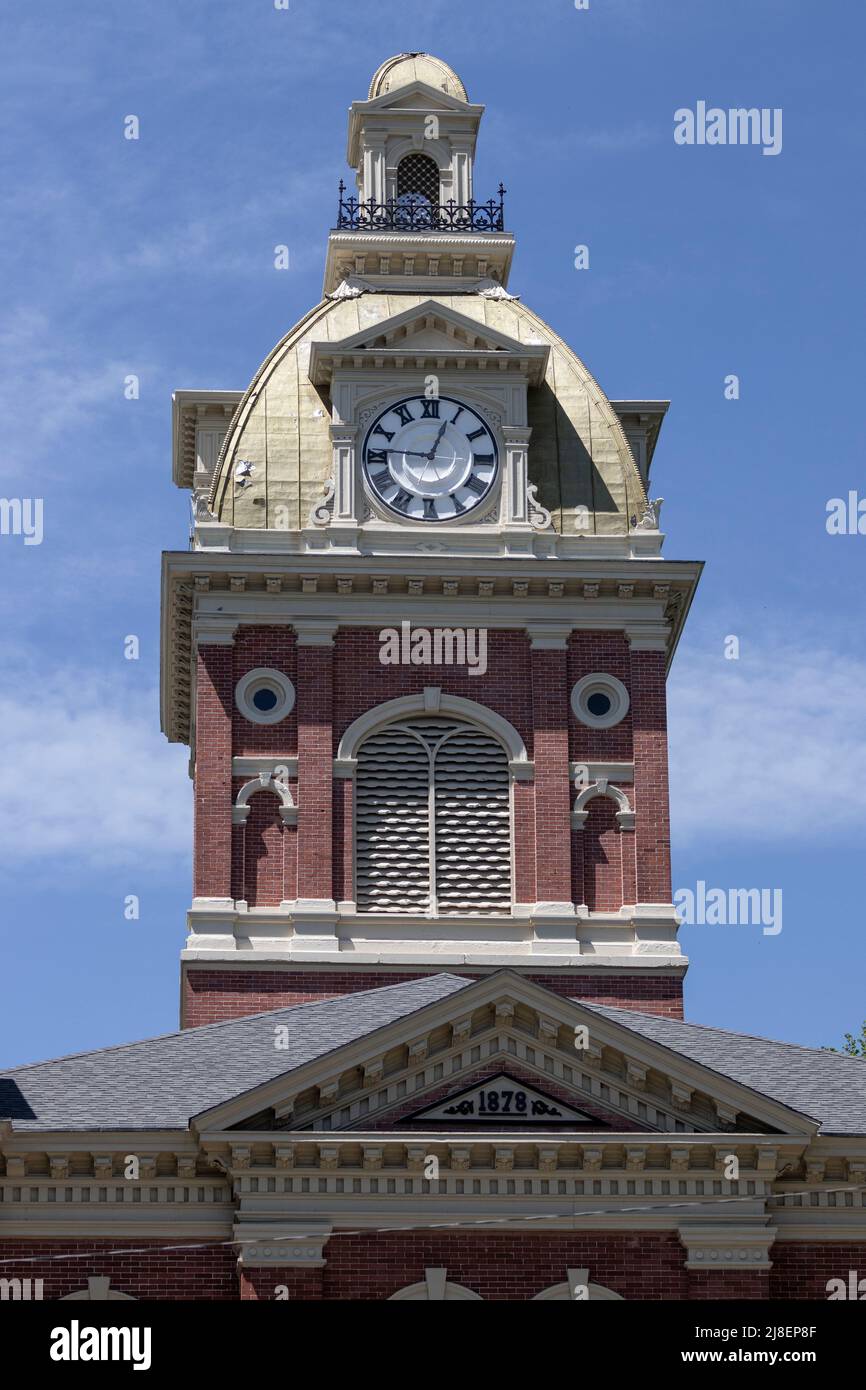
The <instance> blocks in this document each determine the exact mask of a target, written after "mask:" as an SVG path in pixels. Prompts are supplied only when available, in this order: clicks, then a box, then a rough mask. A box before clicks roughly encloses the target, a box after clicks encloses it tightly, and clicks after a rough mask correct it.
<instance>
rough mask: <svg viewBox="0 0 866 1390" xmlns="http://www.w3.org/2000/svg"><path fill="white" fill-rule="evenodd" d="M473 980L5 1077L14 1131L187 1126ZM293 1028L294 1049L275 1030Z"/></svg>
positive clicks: (349, 999)
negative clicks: (278, 1041) (279, 1042)
mask: <svg viewBox="0 0 866 1390" xmlns="http://www.w3.org/2000/svg"><path fill="white" fill-rule="evenodd" d="M471 983H472V981H471V980H464V979H460V978H458V977H457V976H456V975H431V976H427V977H425V978H424V979H421V980H415V981H412V982H410V983H409V984H401V985H386V986H385V987H384V988H383V989H371V990H364V991H362V992H361V993H358V994H346V995H342V996H340V997H339V998H337V999H328V1000H324V1001H323V1002H321V1003H314V1004H296V1005H294V1006H293V1007H292V1008H288V1009H275V1010H270V1011H269V1012H267V1013H263V1014H253V1015H251V1016H249V1017H247V1018H239V1019H232V1020H230V1021H228V1022H225V1023H209V1024H205V1025H204V1027H201V1028H187V1029H185V1030H184V1031H183V1032H180V1033H168V1034H166V1035H165V1036H164V1037H161V1038H149V1039H148V1040H147V1041H145V1042H137V1043H128V1044H126V1045H124V1046H122V1047H107V1048H103V1049H101V1050H100V1051H99V1052H84V1053H79V1054H77V1055H76V1056H72V1057H61V1058H59V1059H58V1060H57V1061H54V1062H37V1063H35V1064H34V1065H32V1066H26V1067H17V1068H16V1069H15V1070H13V1071H7V1072H2V1073H0V1117H5V1118H7V1119H11V1120H12V1121H13V1124H14V1127H15V1129H16V1130H46V1129H48V1130H66V1129H186V1127H187V1124H188V1123H189V1119H190V1116H192V1115H198V1114H200V1113H201V1111H203V1110H209V1109H210V1108H211V1106H214V1105H220V1104H222V1103H223V1102H224V1101H227V1100H231V1099H232V1098H233V1097H234V1096H237V1095H240V1094H242V1093H243V1092H244V1091H249V1090H251V1089H252V1088H253V1087H255V1086H260V1085H262V1084H263V1083H264V1082H266V1081H271V1080H273V1078H274V1077H277V1076H280V1075H281V1074H282V1073H284V1072H289V1071H293V1070H294V1069H295V1068H296V1067H300V1066H303V1064H304V1063H305V1062H311V1061H313V1060H314V1059H315V1058H316V1057H322V1056H324V1055H325V1054H326V1053H328V1052H333V1051H334V1049H335V1048H338V1047H342V1046H344V1045H345V1044H346V1043H350V1042H353V1041H354V1040H355V1039H357V1038H363V1037H365V1036H366V1035H367V1034H368V1033H372V1032H373V1031H374V1029H376V1028H381V1027H383V1026H384V1025H385V1024H387V1023H393V1022H394V1021H395V1020H396V1019H399V1018H404V1017H406V1016H407V1015H408V1014H411V1013H414V1012H415V1011H416V1010H418V1009H423V1008H424V1006H425V1005H426V1004H431V1003H433V1002H434V1001H435V1000H437V999H444V998H445V997H447V995H449V994H453V993H454V992H455V991H456V990H460V989H465V988H466V987H467V985H470V984H471ZM283 1023H284V1024H286V1025H287V1027H288V1038H287V1042H288V1046H287V1047H286V1048H279V1049H277V1048H276V1047H275V1046H274V1037H275V1034H274V1028H275V1027H276V1026H277V1025H279V1024H283Z"/></svg>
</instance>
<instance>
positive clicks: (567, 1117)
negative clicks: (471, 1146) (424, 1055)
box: [411, 1072, 598, 1129]
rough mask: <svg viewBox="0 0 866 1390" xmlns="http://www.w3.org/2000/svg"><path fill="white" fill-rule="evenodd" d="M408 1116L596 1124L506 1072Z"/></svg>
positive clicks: (504, 1123) (494, 1123) (522, 1124)
mask: <svg viewBox="0 0 866 1390" xmlns="http://www.w3.org/2000/svg"><path fill="white" fill-rule="evenodd" d="M411 1118H412V1122H413V1123H424V1124H427V1123H437V1124H438V1123H443V1124H444V1123H447V1124H451V1125H453V1124H456V1123H465V1124H471V1125H490V1126H491V1127H493V1128H494V1129H503V1128H505V1127H510V1126H512V1125H513V1126H515V1127H516V1128H529V1127H533V1126H536V1125H592V1126H593V1127H594V1128H598V1121H597V1120H594V1119H593V1118H592V1116H591V1115H587V1114H585V1113H584V1112H583V1111H582V1110H575V1109H573V1108H572V1107H571V1106H570V1105H566V1104H565V1103H564V1102H563V1101H561V1100H555V1099H554V1098H553V1097H552V1096H547V1095H545V1094H544V1093H543V1092H542V1091H537V1090H536V1089H535V1088H534V1087H533V1086H526V1085H525V1084H524V1083H523V1082H522V1081H517V1080H515V1079H514V1077H512V1076H508V1075H507V1073H505V1072H500V1073H499V1075H498V1076H492V1077H490V1078H489V1080H487V1081H482V1082H480V1083H479V1085H477V1086H472V1087H470V1088H469V1089H468V1090H464V1091H458V1092H456V1093H455V1094H454V1095H452V1096H448V1097H446V1099H444V1100H441V1101H439V1103H438V1104H437V1105H431V1106H429V1107H428V1108H427V1109H426V1110H419V1111H418V1112H417V1114H415V1115H413V1116H412V1117H411Z"/></svg>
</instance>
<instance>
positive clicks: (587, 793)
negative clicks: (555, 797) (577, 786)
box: [571, 777, 635, 830]
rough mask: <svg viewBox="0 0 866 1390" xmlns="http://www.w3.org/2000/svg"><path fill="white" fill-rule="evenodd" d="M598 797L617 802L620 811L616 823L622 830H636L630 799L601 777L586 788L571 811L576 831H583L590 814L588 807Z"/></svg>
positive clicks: (573, 826)
mask: <svg viewBox="0 0 866 1390" xmlns="http://www.w3.org/2000/svg"><path fill="white" fill-rule="evenodd" d="M597 796H606V797H607V798H608V800H610V801H615V802H616V804H617V806H618V807H619V810H618V811H617V813H616V823H617V825H618V826H619V828H620V830H634V819H635V816H634V811H633V810H632V809H631V806H630V805H629V800H628V797H627V796H626V794H625V792H624V791H621V790H620V788H619V787H612V786H610V784H609V783H608V780H607V778H606V777H599V778H597V779H596V781H595V782H592V783H590V785H589V786H588V787H584V789H583V791H582V792H581V793H580V795H579V796H578V798H577V800H576V801H575V803H574V806H573V807H572V811H571V824H572V828H573V829H574V830H582V829H583V827H584V825H585V824H586V818H587V816H588V815H589V812H588V811H587V810H586V806H587V804H588V803H589V802H590V801H594V800H595V798H596V797H597Z"/></svg>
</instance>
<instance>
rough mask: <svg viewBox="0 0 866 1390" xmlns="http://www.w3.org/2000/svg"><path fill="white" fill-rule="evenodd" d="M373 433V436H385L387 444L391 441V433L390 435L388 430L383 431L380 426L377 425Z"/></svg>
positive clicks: (392, 436)
mask: <svg viewBox="0 0 866 1390" xmlns="http://www.w3.org/2000/svg"><path fill="white" fill-rule="evenodd" d="M373 433H374V434H383V435H384V436H385V438H386V439H387V441H388V443H389V444H390V443H391V440H392V439H393V438H394V435H393V433H391V432H390V431H389V430H386V429H384V428H383V427H382V425H377V426H376V428H375V429H374V431H373Z"/></svg>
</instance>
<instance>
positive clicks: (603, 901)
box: [577, 796, 628, 912]
mask: <svg viewBox="0 0 866 1390" xmlns="http://www.w3.org/2000/svg"><path fill="white" fill-rule="evenodd" d="M586 809H587V817H586V821H585V822H584V827H583V830H582V831H577V834H578V835H580V834H582V835H583V889H584V897H583V902H584V903H585V904H586V906H587V907H588V908H589V910H590V912H616V911H617V909H618V908H619V907H621V906H622V901H623V897H622V859H623V856H622V845H623V841H624V838H625V835H624V833H623V832H622V831H621V830H620V828H619V826H618V825H617V823H616V802H614V801H611V799H610V797H608V796H595V797H593V799H592V801H590V802H589V803H588V805H587V808H586ZM625 833H628V832H625Z"/></svg>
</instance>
